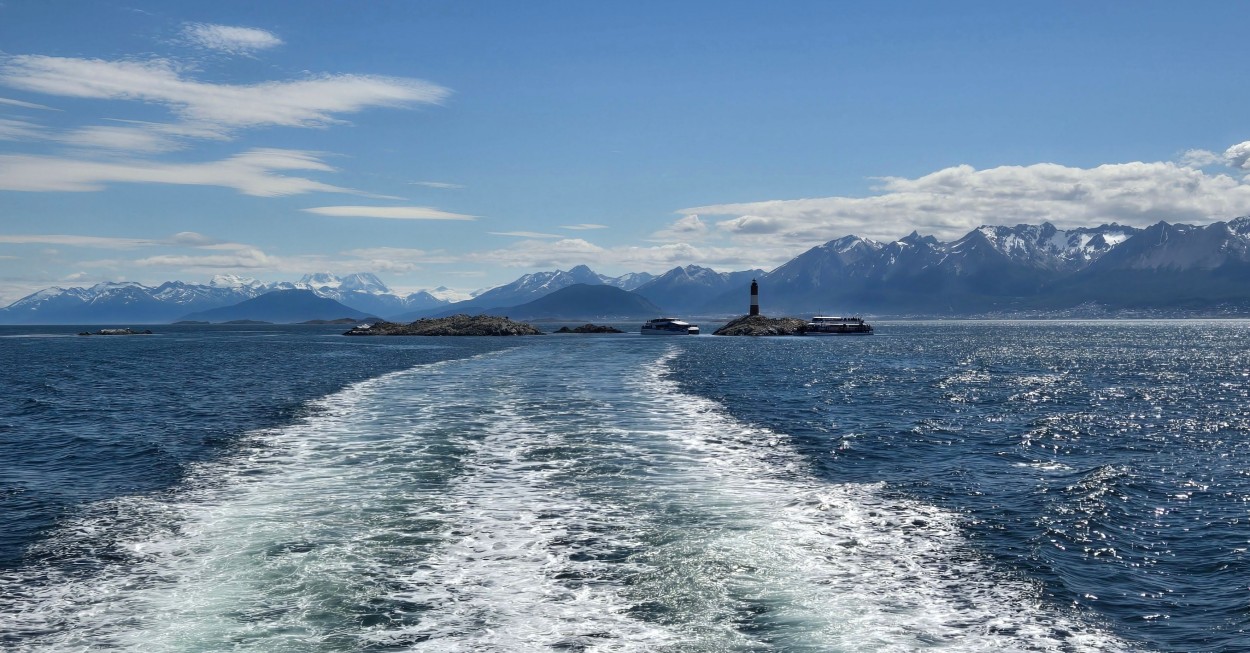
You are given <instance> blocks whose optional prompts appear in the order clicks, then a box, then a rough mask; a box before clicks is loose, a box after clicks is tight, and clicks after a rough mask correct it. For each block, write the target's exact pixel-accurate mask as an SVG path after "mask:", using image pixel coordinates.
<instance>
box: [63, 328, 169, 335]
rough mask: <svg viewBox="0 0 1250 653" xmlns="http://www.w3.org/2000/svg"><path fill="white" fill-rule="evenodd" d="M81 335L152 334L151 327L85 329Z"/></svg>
mask: <svg viewBox="0 0 1250 653" xmlns="http://www.w3.org/2000/svg"><path fill="white" fill-rule="evenodd" d="M78 335H80V336H150V335H152V330H151V329H144V330H142V331H135V330H134V329H100V330H99V331H83V332H82V333H79V334H78Z"/></svg>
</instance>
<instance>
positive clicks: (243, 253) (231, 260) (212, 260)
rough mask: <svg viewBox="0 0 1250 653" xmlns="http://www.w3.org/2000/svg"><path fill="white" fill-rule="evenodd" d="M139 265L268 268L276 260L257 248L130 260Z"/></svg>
mask: <svg viewBox="0 0 1250 653" xmlns="http://www.w3.org/2000/svg"><path fill="white" fill-rule="evenodd" d="M131 264H133V265H138V266H141V267H174V268H184V269H199V270H204V269H210V270H231V269H246V270H256V269H268V268H272V267H274V266H275V264H276V261H275V260H274V259H273V258H271V257H270V256H268V255H267V254H265V253H264V252H262V251H260V250H259V249H254V248H252V249H243V250H238V251H235V252H231V253H229V254H206V255H194V254H160V255H157V256H149V257H146V258H141V259H137V260H134V261H131Z"/></svg>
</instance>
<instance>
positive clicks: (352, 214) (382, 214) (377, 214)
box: [300, 206, 477, 220]
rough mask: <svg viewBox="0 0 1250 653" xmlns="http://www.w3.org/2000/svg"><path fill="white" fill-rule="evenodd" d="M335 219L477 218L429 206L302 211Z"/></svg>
mask: <svg viewBox="0 0 1250 653" xmlns="http://www.w3.org/2000/svg"><path fill="white" fill-rule="evenodd" d="M300 210H301V211H306V212H308V213H315V214H317V215H325V216H330V217H334V218H382V219H386V220H476V219H477V216H473V215H462V214H460V213H448V212H447V211H440V210H438V209H434V208H430V207H428V206H318V207H313V208H309V209H300Z"/></svg>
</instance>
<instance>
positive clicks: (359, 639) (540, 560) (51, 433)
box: [0, 321, 1250, 653]
mask: <svg viewBox="0 0 1250 653" xmlns="http://www.w3.org/2000/svg"><path fill="white" fill-rule="evenodd" d="M704 326H705V331H710V329H707V328H706V327H707V326H708V325H704ZM875 326H876V329H877V334H876V335H874V336H870V337H845V338H801V337H789V338H720V337H713V336H708V335H703V336H697V337H643V336H639V335H636V334H632V333H629V334H621V335H560V336H555V335H548V336H541V337H528V338H524V337H523V338H416V337H412V338H405V337H393V338H347V337H343V336H341V335H339V333H340V331H341V330H342V328H341V327H308V326H247V327H244V326H235V327H224V326H222V327H203V326H169V327H159V328H156V329H154V330H155V331H157V332H158V333H156V334H154V335H151V336H124V337H117V336H115V337H102V336H97V337H78V336H75V335H73V334H74V333H75V332H76V331H78V330H80V329H79V328H73V327H0V380H2V382H3V387H4V389H5V392H4V393H3V395H0V646H2V647H3V648H4V650H6V651H9V650H11V651H82V650H122V651H125V650H142V651H144V653H154V652H157V651H221V650H235V651H267V652H268V651H402V650H420V651H426V650H429V651H540V650H541V651H551V650H555V651H914V650H924V649H941V650H950V651H1074V652H1076V651H1246V650H1250V633H1248V632H1247V629H1248V628H1250V557H1248V556H1247V547H1250V465H1248V464H1247V461H1250V323H1247V322H1239V321H1105V322H1079V321H1078V322H976V321H968V322H964V321H950V322H886V323H877V324H875Z"/></svg>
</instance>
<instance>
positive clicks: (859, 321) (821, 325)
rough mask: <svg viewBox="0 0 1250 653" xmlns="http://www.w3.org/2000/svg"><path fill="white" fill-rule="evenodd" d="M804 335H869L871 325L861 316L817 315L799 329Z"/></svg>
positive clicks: (870, 333)
mask: <svg viewBox="0 0 1250 653" xmlns="http://www.w3.org/2000/svg"><path fill="white" fill-rule="evenodd" d="M800 333H801V334H802V335H805V336H870V335H872V325H871V324H864V318H862V317H831V316H828V315H817V316H815V317H813V318H812V321H811V322H808V323H807V324H806V325H804V326H803V330H802V331H800Z"/></svg>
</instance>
